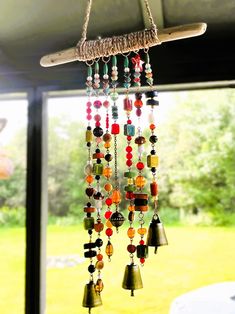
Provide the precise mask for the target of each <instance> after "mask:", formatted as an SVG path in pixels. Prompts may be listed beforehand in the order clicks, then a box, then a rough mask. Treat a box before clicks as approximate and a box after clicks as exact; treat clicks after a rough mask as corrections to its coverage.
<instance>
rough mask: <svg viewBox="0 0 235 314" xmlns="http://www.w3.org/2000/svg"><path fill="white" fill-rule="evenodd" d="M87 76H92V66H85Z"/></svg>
mask: <svg viewBox="0 0 235 314" xmlns="http://www.w3.org/2000/svg"><path fill="white" fill-rule="evenodd" d="M87 76H92V67H88V68H87Z"/></svg>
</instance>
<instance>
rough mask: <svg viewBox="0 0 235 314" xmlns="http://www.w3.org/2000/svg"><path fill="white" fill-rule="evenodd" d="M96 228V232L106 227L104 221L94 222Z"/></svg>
mask: <svg viewBox="0 0 235 314" xmlns="http://www.w3.org/2000/svg"><path fill="white" fill-rule="evenodd" d="M97 207H98V206H97ZM94 229H95V231H96V232H101V231H102V230H103V229H104V224H103V223H102V222H98V223H96V224H94ZM97 246H98V245H97Z"/></svg>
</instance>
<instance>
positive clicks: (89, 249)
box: [83, 65, 102, 313]
mask: <svg viewBox="0 0 235 314" xmlns="http://www.w3.org/2000/svg"><path fill="white" fill-rule="evenodd" d="M87 74H88V76H87V81H86V86H87V95H88V101H87V104H86V106H87V109H86V113H87V116H86V118H87V121H88V125H87V129H86V136H85V140H86V146H87V151H88V160H87V164H86V166H85V169H84V172H85V175H86V183H87V185H88V186H87V188H86V195H87V197H88V198H89V200H88V202H87V204H86V206H85V207H84V212H85V213H86V217H85V218H84V228H85V230H87V231H88V234H89V242H88V243H85V244H84V250H85V252H84V257H85V258H88V259H89V260H90V264H89V266H88V272H89V273H90V279H89V283H88V284H86V286H85V292H84V298H83V306H84V307H88V308H89V313H90V310H91V307H93V305H91V303H90V302H89V300H87V291H92V292H94V293H95V291H96V290H97V289H96V286H97V283H96V284H94V277H93V273H94V272H95V266H94V263H93V258H94V257H95V256H97V252H96V250H95V249H96V247H97V243H96V242H93V241H92V234H93V229H94V225H95V220H94V217H92V216H91V215H92V213H94V212H95V211H96V208H95V207H94V206H93V205H92V203H91V202H92V201H91V198H92V197H93V195H94V192H95V190H94V188H93V187H92V182H93V180H94V177H93V166H92V156H91V145H92V139H93V136H92V128H91V119H92V115H91V113H92V109H91V108H92V103H91V99H90V97H91V95H92V93H93V87H92V67H91V65H89V66H88V71H87ZM96 301H97V305H101V304H102V302H101V298H100V296H97V300H96Z"/></svg>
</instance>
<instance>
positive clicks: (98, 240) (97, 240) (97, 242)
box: [95, 238, 103, 247]
mask: <svg viewBox="0 0 235 314" xmlns="http://www.w3.org/2000/svg"><path fill="white" fill-rule="evenodd" d="M95 245H96V246H97V247H101V246H102V245H103V240H102V239H99V238H98V239H96V241H95Z"/></svg>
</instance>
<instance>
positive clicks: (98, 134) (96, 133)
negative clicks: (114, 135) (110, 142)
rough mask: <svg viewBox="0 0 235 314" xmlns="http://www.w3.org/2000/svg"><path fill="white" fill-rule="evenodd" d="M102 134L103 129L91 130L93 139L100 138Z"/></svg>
mask: <svg viewBox="0 0 235 314" xmlns="http://www.w3.org/2000/svg"><path fill="white" fill-rule="evenodd" d="M103 133H104V132H103V129H102V128H101V127H99V126H97V127H95V128H94V130H93V134H94V135H95V137H101V136H102V135H103Z"/></svg>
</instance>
